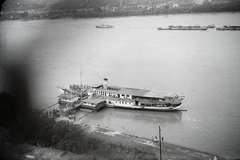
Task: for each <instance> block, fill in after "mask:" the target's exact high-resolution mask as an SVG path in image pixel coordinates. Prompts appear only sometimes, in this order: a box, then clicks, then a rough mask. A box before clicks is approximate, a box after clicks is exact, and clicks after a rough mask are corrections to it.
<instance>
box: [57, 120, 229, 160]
mask: <svg viewBox="0 0 240 160" xmlns="http://www.w3.org/2000/svg"><path fill="white" fill-rule="evenodd" d="M60 120H67V121H70V122H72V123H73V124H78V125H80V122H77V121H76V122H74V121H72V120H69V119H68V118H67V117H63V116H61V117H59V118H57V119H56V121H60ZM81 126H82V128H83V129H84V131H85V132H86V134H87V135H88V136H90V137H94V138H98V139H101V140H104V141H106V142H111V143H119V144H123V145H128V146H131V147H136V148H139V149H141V150H144V151H147V152H152V153H155V154H156V156H157V157H160V147H159V143H158V142H154V141H152V140H151V139H146V138H142V137H138V136H135V135H130V134H126V133H122V132H118V131H113V130H110V129H108V128H102V127H100V126H97V125H89V124H81ZM161 146H162V158H163V159H196V160H197V159H199V160H200V159H201V160H202V159H203V160H205V159H207V160H210V159H211V160H213V159H214V157H215V156H216V155H213V154H210V153H207V152H202V151H197V150H194V149H190V148H186V147H182V146H177V145H174V144H170V143H168V142H165V141H163V142H162V145H161ZM216 158H217V160H223V159H225V158H223V157H219V156H216Z"/></svg>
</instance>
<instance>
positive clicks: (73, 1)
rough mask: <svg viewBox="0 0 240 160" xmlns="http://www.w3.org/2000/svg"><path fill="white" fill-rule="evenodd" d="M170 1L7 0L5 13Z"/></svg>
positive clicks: (177, 0)
mask: <svg viewBox="0 0 240 160" xmlns="http://www.w3.org/2000/svg"><path fill="white" fill-rule="evenodd" d="M193 1H194V0H174V1H171V2H175V3H185V4H191V3H193ZM168 2H169V0H6V2H5V3H4V4H3V8H4V10H5V11H18V10H31V9H47V10H49V9H50V10H66V9H79V8H96V7H103V6H109V7H119V6H123V5H154V4H157V3H168Z"/></svg>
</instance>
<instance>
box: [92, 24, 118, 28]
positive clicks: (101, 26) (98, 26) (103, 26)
mask: <svg viewBox="0 0 240 160" xmlns="http://www.w3.org/2000/svg"><path fill="white" fill-rule="evenodd" d="M96 28H114V26H111V25H104V24H101V25H96Z"/></svg>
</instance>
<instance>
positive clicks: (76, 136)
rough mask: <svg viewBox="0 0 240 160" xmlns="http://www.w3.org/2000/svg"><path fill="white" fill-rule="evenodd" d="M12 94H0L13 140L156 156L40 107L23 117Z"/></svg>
mask: <svg viewBox="0 0 240 160" xmlns="http://www.w3.org/2000/svg"><path fill="white" fill-rule="evenodd" d="M12 98H13V97H11V96H9V95H8V94H6V93H5V94H0V113H1V114H0V127H3V128H5V129H7V131H8V132H9V135H10V137H11V141H13V142H19V143H24V142H27V143H29V144H31V145H36V146H39V147H51V148H55V149H60V150H65V151H70V152H73V153H77V154H83V153H84V154H93V155H96V156H100V157H104V158H107V159H129V160H130V159H151V160H154V159H156V156H155V154H154V153H148V152H145V151H142V150H140V149H138V148H131V147H130V146H126V145H123V144H115V143H107V142H105V141H102V140H99V139H96V138H91V137H89V136H88V135H87V134H86V133H85V132H84V131H83V129H82V128H81V126H79V125H74V124H72V123H70V122H68V121H60V122H56V121H55V120H54V119H53V118H49V117H48V116H46V115H45V114H43V113H42V112H40V111H38V110H34V111H29V112H30V114H28V115H27V117H25V118H23V117H22V116H21V115H18V114H16V112H11V109H12V108H14V107H12V105H13V104H12V103H11V102H12V101H13V100H12ZM14 117H18V118H14Z"/></svg>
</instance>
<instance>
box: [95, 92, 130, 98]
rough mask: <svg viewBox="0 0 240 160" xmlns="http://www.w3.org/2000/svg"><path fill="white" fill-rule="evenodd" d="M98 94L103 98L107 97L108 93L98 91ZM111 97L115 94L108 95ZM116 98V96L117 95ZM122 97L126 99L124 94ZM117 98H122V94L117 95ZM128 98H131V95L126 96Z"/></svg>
mask: <svg viewBox="0 0 240 160" xmlns="http://www.w3.org/2000/svg"><path fill="white" fill-rule="evenodd" d="M98 94H100V95H103V96H107V93H106V92H101V91H98ZM108 95H109V96H114V95H115V94H112V93H108ZM115 96H116V95H115ZM121 96H122V97H125V95H124V94H121ZM117 97H120V94H118V95H117ZM126 98H130V96H129V95H126Z"/></svg>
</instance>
